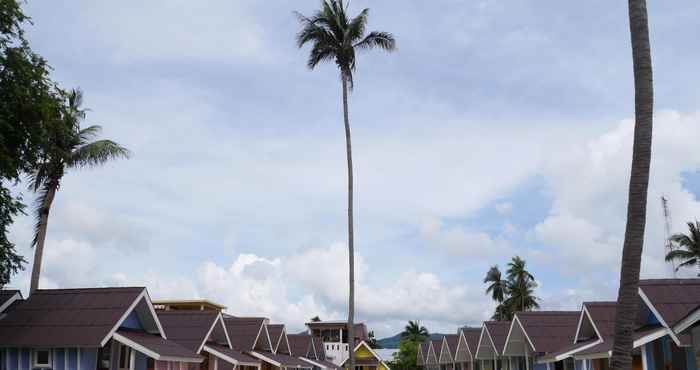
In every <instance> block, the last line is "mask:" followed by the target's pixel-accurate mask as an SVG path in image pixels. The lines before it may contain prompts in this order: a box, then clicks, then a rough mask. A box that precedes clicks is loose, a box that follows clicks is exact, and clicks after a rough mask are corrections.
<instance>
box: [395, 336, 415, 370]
mask: <svg viewBox="0 0 700 370" xmlns="http://www.w3.org/2000/svg"><path fill="white" fill-rule="evenodd" d="M419 343H420V342H416V341H414V340H411V339H409V338H405V339H402V340H401V342H399V350H398V351H396V352H394V354H393V355H392V360H391V361H390V363H389V367H391V368H392V369H395V370H413V369H417V368H418V365H417V364H416V359H417V357H418V344H419Z"/></svg>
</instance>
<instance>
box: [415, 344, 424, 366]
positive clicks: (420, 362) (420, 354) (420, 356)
mask: <svg viewBox="0 0 700 370" xmlns="http://www.w3.org/2000/svg"><path fill="white" fill-rule="evenodd" d="M425 347H426V345H425V344H424V342H421V343H418V351H416V352H417V354H416V364H417V365H425Z"/></svg>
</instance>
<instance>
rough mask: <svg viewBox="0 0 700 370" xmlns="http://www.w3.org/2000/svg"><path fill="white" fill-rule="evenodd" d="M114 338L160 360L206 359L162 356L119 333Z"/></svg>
mask: <svg viewBox="0 0 700 370" xmlns="http://www.w3.org/2000/svg"><path fill="white" fill-rule="evenodd" d="M112 339H114V340H116V341H117V342H119V343H121V344H123V345H125V346H128V347H131V348H133V349H135V350H137V351H139V352H141V353H143V354H144V355H146V356H148V357H150V358H152V359H154V360H160V361H182V362H195V363H202V361H204V359H203V358H189V357H173V356H161V355H160V353H157V352H154V351H151V350H150V349H148V348H146V347H144V346H142V345H140V344H139V343H136V342H134V341H133V340H131V339H129V338H127V337H125V336H123V335H121V334H119V333H114V334H113V335H112Z"/></svg>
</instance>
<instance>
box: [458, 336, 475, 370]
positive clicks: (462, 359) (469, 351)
mask: <svg viewBox="0 0 700 370" xmlns="http://www.w3.org/2000/svg"><path fill="white" fill-rule="evenodd" d="M457 332H458V336H459V341H458V343H457V349H456V350H455V370H473V366H472V364H473V363H474V353H476V347H477V346H478V344H479V336H480V335H481V329H479V328H470V327H463V328H459V330H458V331H457Z"/></svg>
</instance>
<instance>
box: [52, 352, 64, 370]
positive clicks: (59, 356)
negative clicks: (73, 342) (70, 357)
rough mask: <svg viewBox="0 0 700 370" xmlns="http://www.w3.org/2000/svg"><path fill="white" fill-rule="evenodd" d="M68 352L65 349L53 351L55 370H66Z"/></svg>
mask: <svg viewBox="0 0 700 370" xmlns="http://www.w3.org/2000/svg"><path fill="white" fill-rule="evenodd" d="M65 367H66V352H65V350H64V349H63V348H54V349H53V370H65Z"/></svg>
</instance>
